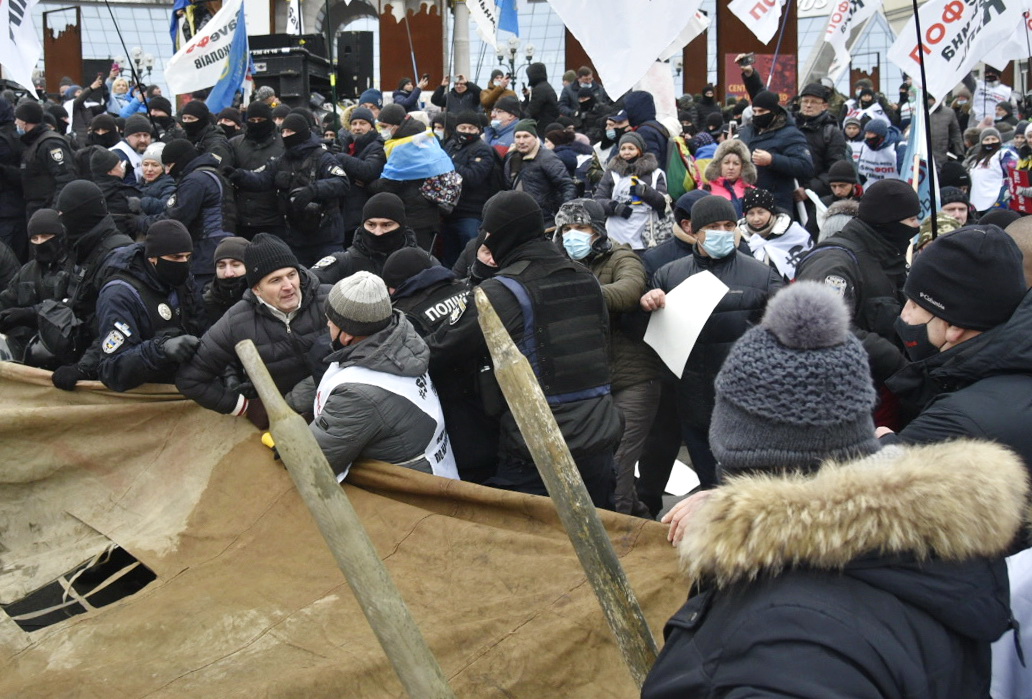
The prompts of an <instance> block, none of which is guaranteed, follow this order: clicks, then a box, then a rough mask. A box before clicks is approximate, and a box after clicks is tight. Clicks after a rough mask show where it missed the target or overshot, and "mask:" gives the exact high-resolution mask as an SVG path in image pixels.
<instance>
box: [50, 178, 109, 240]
mask: <svg viewBox="0 0 1032 699" xmlns="http://www.w3.org/2000/svg"><path fill="white" fill-rule="evenodd" d="M57 210H58V211H59V212H60V213H61V223H62V224H64V228H65V233H66V234H67V235H68V243H69V245H71V246H72V247H73V248H78V246H79V242H80V241H81V240H82V239H83V237H84V236H85V235H86V234H87V233H89V232H90V231H91V230H92V229H93V228H95V227H96V226H97V225H98V224H99V223H100V222H101V221H102V220H104V218H105V217H106V216H107V215H108V210H107V204H106V203H105V202H104V193H103V192H101V191H100V187H98V186H97V185H96V184H94V183H93V182H90V181H89V180H73V181H71V182H69V183H68V184H67V185H65V187H64V188H63V189H62V190H61V193H60V194H59V195H58V197H57Z"/></svg>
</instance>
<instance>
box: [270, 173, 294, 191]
mask: <svg viewBox="0 0 1032 699" xmlns="http://www.w3.org/2000/svg"><path fill="white" fill-rule="evenodd" d="M290 179H291V177H290V173H289V172H287V171H286V170H280V171H279V172H277V173H276V176H275V177H274V178H273V180H272V181H273V183H274V184H275V185H276V189H287V188H288V187H290Z"/></svg>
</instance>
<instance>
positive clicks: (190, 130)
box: [180, 119, 207, 141]
mask: <svg viewBox="0 0 1032 699" xmlns="http://www.w3.org/2000/svg"><path fill="white" fill-rule="evenodd" d="M180 125H181V126H182V127H183V131H185V132H186V136H187V138H189V139H190V140H191V141H192V140H194V139H196V138H197V137H198V136H199V135H200V134H201V131H203V130H204V127H205V126H207V124H206V123H204V121H202V120H200V119H198V120H197V121H183V122H180Z"/></svg>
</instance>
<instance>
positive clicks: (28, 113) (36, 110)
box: [14, 100, 43, 124]
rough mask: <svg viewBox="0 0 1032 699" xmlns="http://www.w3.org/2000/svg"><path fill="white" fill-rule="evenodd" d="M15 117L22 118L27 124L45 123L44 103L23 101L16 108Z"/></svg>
mask: <svg viewBox="0 0 1032 699" xmlns="http://www.w3.org/2000/svg"><path fill="white" fill-rule="evenodd" d="M14 118H15V119H21V120H22V121H24V122H25V123H26V124H42V123H43V105H41V104H40V103H39V102H33V101H31V100H30V101H28V102H22V103H21V104H19V105H18V106H17V107H15V109H14Z"/></svg>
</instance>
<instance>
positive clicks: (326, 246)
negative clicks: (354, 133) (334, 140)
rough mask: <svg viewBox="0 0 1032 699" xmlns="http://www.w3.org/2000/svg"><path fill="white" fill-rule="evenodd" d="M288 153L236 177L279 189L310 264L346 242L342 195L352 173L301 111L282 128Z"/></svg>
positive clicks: (293, 243)
mask: <svg viewBox="0 0 1032 699" xmlns="http://www.w3.org/2000/svg"><path fill="white" fill-rule="evenodd" d="M280 133H281V135H282V137H283V145H284V147H285V149H286V150H285V152H284V153H283V157H281V158H279V159H278V160H276V161H275V165H274V166H270V167H267V168H265V170H263V171H262V172H248V171H245V170H234V171H233V172H232V173H231V174H230V180H231V181H232V182H233V184H235V185H236V186H237V187H238V188H240V189H243V190H247V191H251V192H277V193H278V196H279V203H280V210H281V211H283V212H284V214H285V217H286V223H287V234H286V237H285V240H286V241H287V244H288V245H290V247H291V249H292V250H293V251H294V254H295V255H297V259H298V261H300V262H301V264H302V265H305V266H308V265H311V264H312V263H314V262H315V261H316V260H319V259H321V258H323V257H325V256H326V255H329V254H331V253H332V252H334V251H335V250H339V249H340V248H341V246H342V244H343V243H344V218H343V216H342V215H341V211H340V202H341V198H342V197H343V196H344V194H345V193H346V192H347V191H348V187H349V183H348V176H347V175H346V174H344V170H343V168H341V166H340V165H339V164H338V163H337V161H336V160H335V159H334V157H333V155H331V154H330V152H329V151H328V150H326V147H325V146H324V145H323V144H322V142H321V141H320V139H319V138H318V136H317V135H316V134H314V133H312V129H311V128H310V126H309V122H308V120H307V119H305V117H304V116H303V115H301V114H297V113H292V114H288V115H287V116H286V118H285V119H283V127H282V129H281V130H280Z"/></svg>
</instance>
